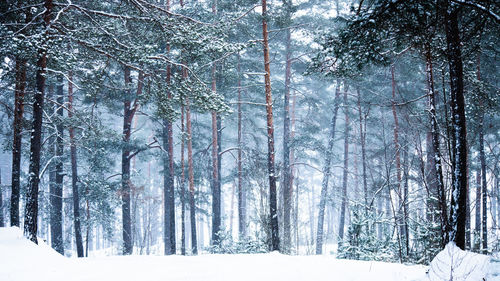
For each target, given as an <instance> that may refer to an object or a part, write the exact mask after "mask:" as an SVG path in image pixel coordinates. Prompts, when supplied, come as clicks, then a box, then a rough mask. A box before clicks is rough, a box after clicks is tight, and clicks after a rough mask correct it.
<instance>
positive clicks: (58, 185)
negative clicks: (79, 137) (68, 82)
mask: <svg viewBox="0 0 500 281" xmlns="http://www.w3.org/2000/svg"><path fill="white" fill-rule="evenodd" d="M63 86H64V84H63V76H62V75H58V76H57V104H56V105H55V107H56V108H57V112H56V113H57V115H59V118H60V120H58V121H57V125H56V130H57V134H56V144H55V145H56V147H55V150H56V151H55V163H54V166H55V167H54V168H55V170H54V179H55V182H54V183H52V182H51V190H50V205H51V212H50V214H51V216H50V232H51V245H52V248H53V249H54V250H56V251H57V252H58V253H60V254H62V255H64V245H63V242H64V241H63V221H62V220H63V217H62V208H63V201H62V196H63V162H62V157H63V152H64V143H63V133H64V127H63V124H62V118H63V115H64V112H63V108H62V106H63V103H64V98H63ZM50 145H51V147H52V146H53V144H50ZM51 174H52V171H51Z"/></svg>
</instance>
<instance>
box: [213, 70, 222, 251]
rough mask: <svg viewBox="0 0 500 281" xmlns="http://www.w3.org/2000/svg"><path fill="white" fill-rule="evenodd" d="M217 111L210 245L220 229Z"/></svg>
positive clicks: (215, 88)
mask: <svg viewBox="0 0 500 281" xmlns="http://www.w3.org/2000/svg"><path fill="white" fill-rule="evenodd" d="M215 74H216V65H215V63H213V65H212V92H216V91H217V85H216V80H215V79H216V78H215ZM217 137H218V130H217V112H216V111H212V245H213V246H219V245H220V237H219V235H220V233H219V232H220V230H221V227H220V226H221V191H220V189H219V184H218V181H219V169H218V168H219V157H218V156H219V155H218V154H219V153H218V152H219V149H218V141H217Z"/></svg>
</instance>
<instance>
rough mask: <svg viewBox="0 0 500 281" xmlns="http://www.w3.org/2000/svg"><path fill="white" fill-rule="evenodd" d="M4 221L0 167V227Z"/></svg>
mask: <svg viewBox="0 0 500 281" xmlns="http://www.w3.org/2000/svg"><path fill="white" fill-rule="evenodd" d="M4 226H5V222H4V218H3V190H2V169H0V227H4Z"/></svg>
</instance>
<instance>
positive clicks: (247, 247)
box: [205, 230, 268, 254]
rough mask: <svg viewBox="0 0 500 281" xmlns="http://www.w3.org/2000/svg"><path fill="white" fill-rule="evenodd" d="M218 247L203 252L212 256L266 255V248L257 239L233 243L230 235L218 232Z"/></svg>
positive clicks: (262, 242)
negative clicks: (219, 240) (219, 241)
mask: <svg viewBox="0 0 500 281" xmlns="http://www.w3.org/2000/svg"><path fill="white" fill-rule="evenodd" d="M219 237H220V239H221V243H220V245H212V246H209V247H207V248H206V249H205V250H206V251H207V252H209V253H212V254H259V253H267V252H268V246H267V244H266V243H265V242H264V241H261V240H259V239H255V240H254V239H251V238H247V239H245V240H244V241H234V239H233V237H232V235H231V233H229V232H228V231H223V230H221V231H220V234H219Z"/></svg>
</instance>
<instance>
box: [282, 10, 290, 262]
mask: <svg viewBox="0 0 500 281" xmlns="http://www.w3.org/2000/svg"><path fill="white" fill-rule="evenodd" d="M287 4H288V5H291V3H290V2H287ZM287 9H290V7H287ZM289 14H290V13H289V12H288V17H290V15H289ZM290 45H291V32H290V28H287V30H286V50H285V52H286V67H285V96H284V111H283V112H284V118H283V119H284V122H283V243H282V249H281V250H282V252H283V253H286V254H289V253H290V244H291V230H290V219H291V209H292V194H293V187H292V184H291V166H290V79H291V75H292V59H291V55H292V54H291V49H290Z"/></svg>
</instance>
